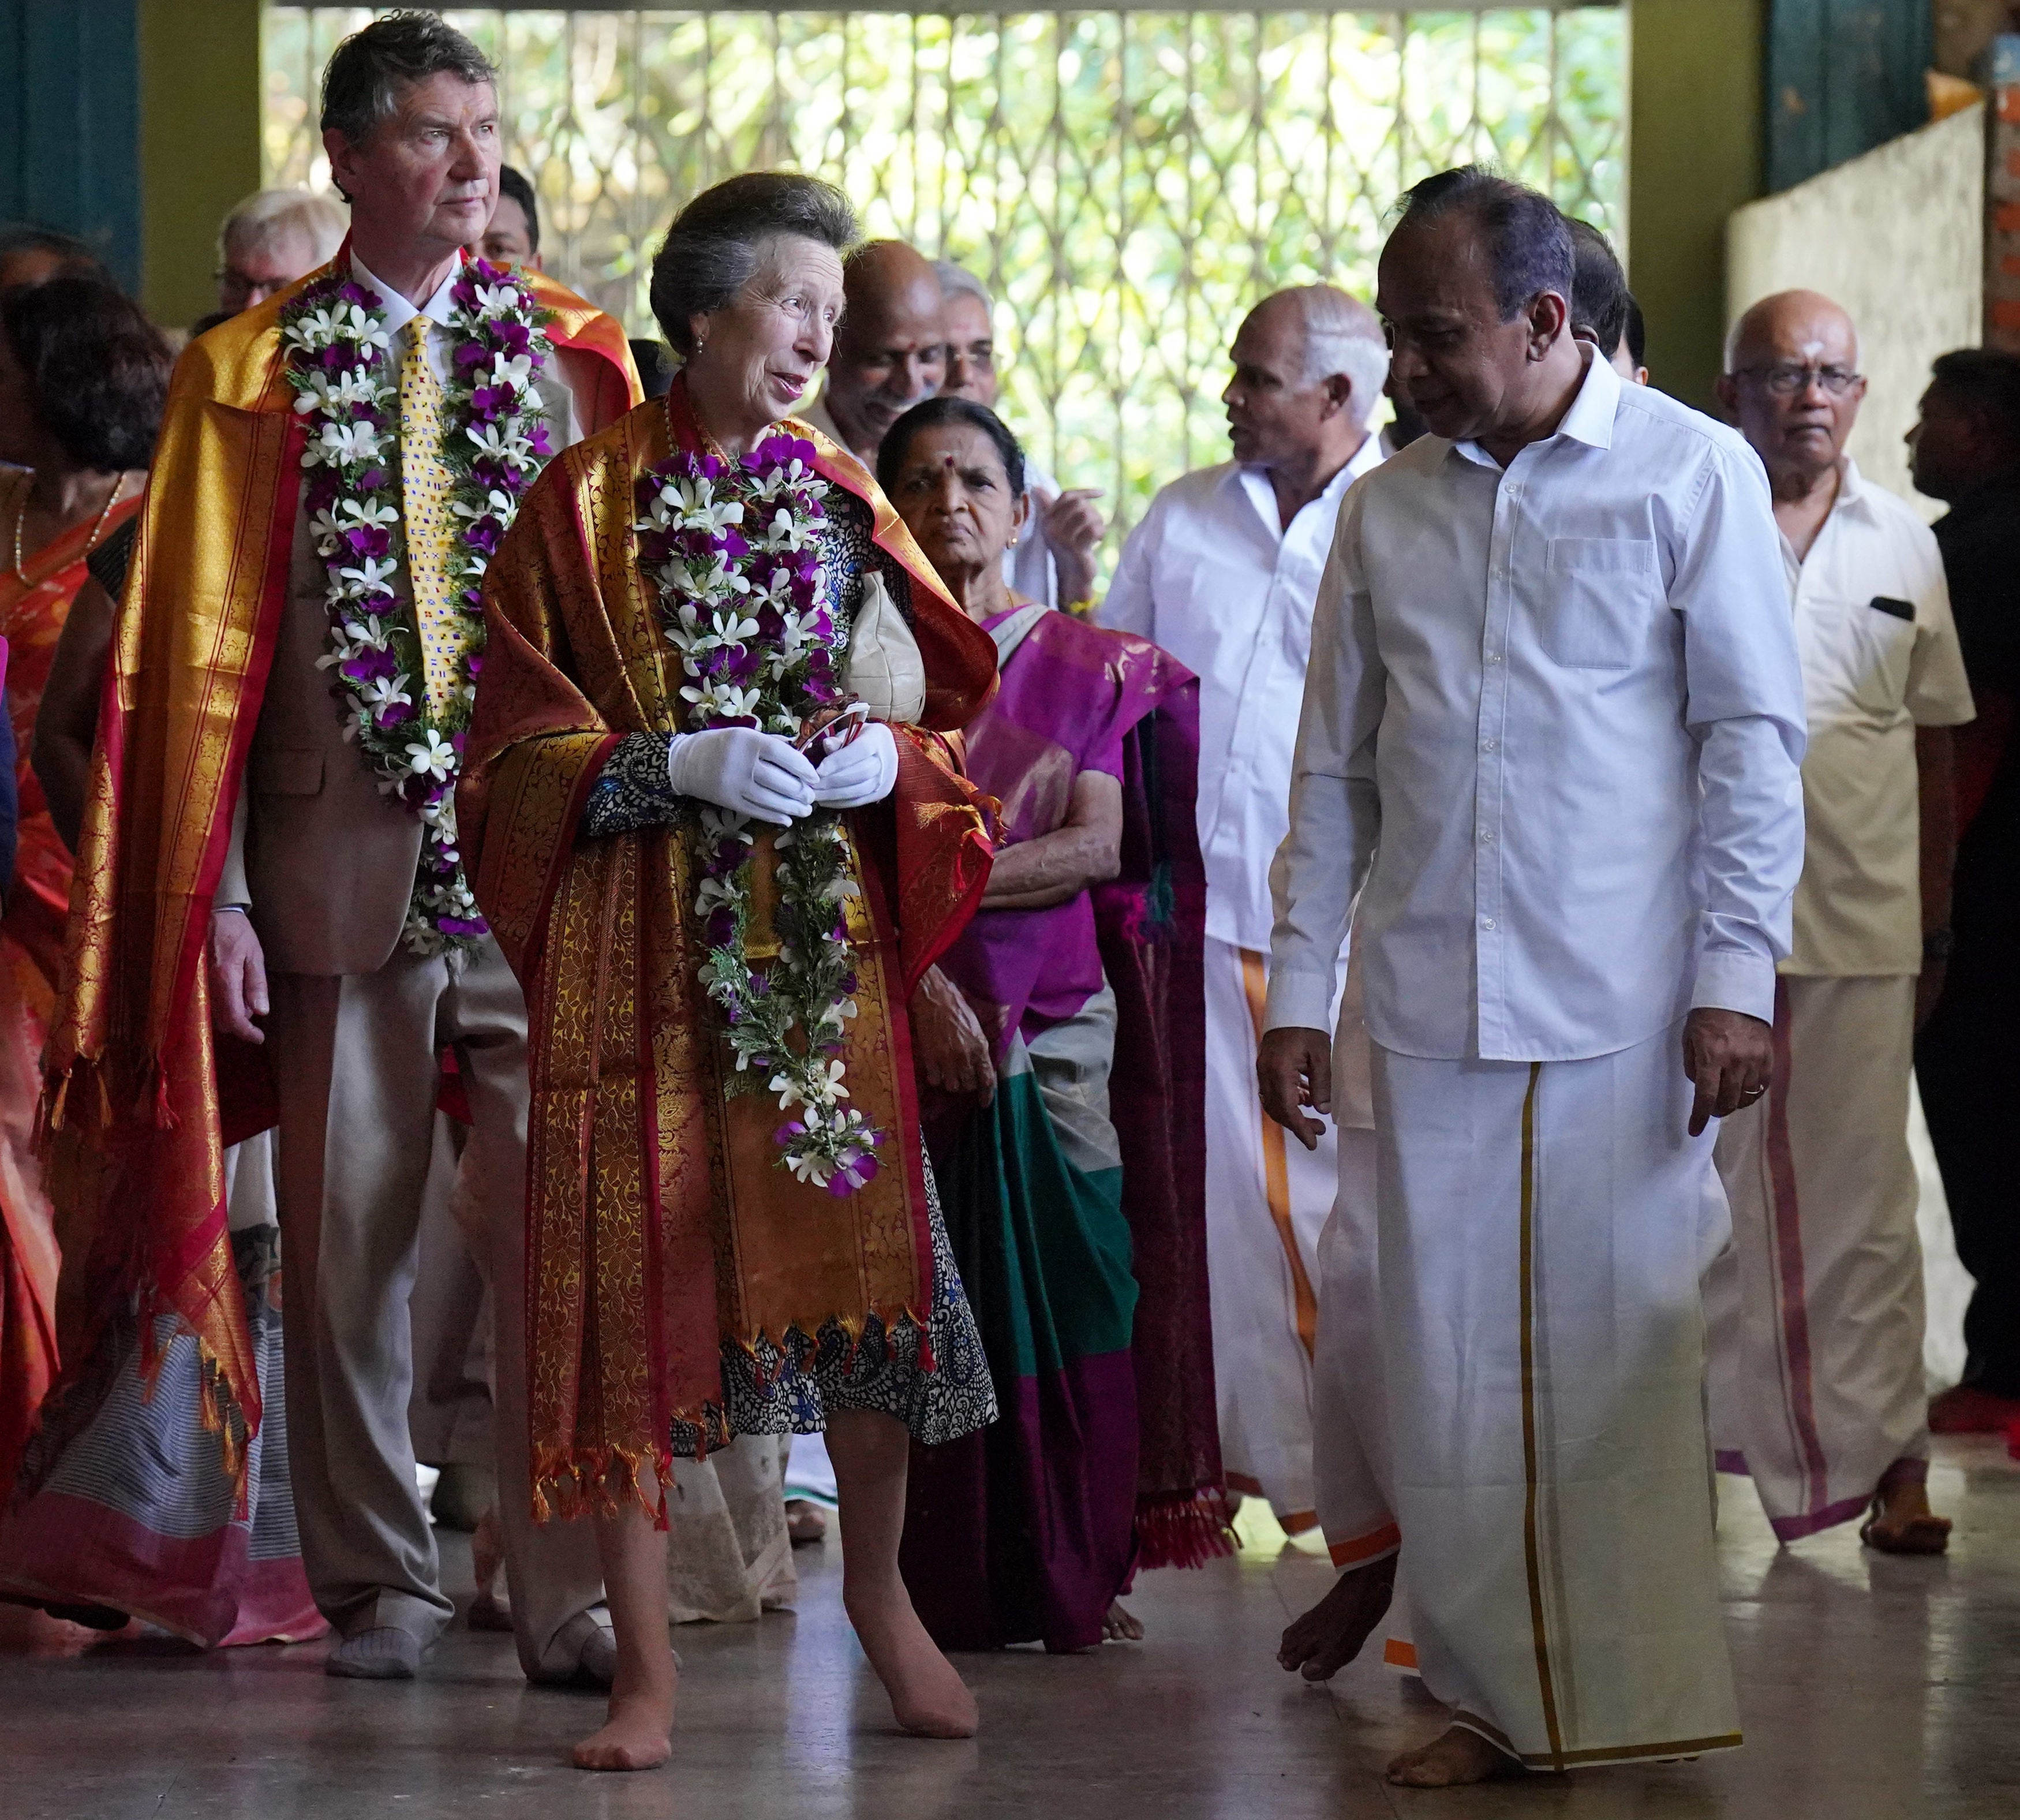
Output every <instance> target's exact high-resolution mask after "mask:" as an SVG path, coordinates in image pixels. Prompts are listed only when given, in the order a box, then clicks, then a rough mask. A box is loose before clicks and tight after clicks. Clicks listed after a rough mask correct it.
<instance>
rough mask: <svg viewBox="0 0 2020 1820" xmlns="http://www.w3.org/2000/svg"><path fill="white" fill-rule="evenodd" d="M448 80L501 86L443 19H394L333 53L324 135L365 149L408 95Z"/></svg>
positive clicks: (410, 15)
mask: <svg viewBox="0 0 2020 1820" xmlns="http://www.w3.org/2000/svg"><path fill="white" fill-rule="evenodd" d="M445 74H446V75H452V76H460V77H461V78H463V81H465V82H468V83H469V84H470V85H471V86H472V87H473V88H474V87H476V86H478V85H480V84H485V83H488V84H489V85H490V86H491V87H492V88H493V89H496V87H497V85H498V67H497V66H496V64H493V63H492V60H490V59H489V57H487V56H485V54H484V53H483V52H482V51H481V50H479V49H478V48H477V46H476V45H474V44H473V43H471V42H470V40H469V39H468V38H465V37H464V36H463V34H462V33H461V32H460V31H457V30H456V27H454V26H452V25H451V24H449V23H448V22H447V21H446V20H444V19H442V18H441V16H439V15H438V14H436V13H419V12H401V13H387V14H386V15H385V16H383V18H379V19H375V20H372V23H371V24H369V25H368V26H365V27H363V28H362V29H361V30H360V31H354V32H353V33H352V34H351V35H350V37H348V38H346V39H345V40H344V41H343V43H341V44H340V45H338V46H337V47H336V49H335V50H334V51H333V52H332V53H330V60H329V64H327V65H326V66H325V68H324V70H323V72H322V129H323V131H324V132H325V133H332V132H335V133H342V134H343V136H344V137H345V138H346V139H347V140H349V141H350V142H351V143H352V144H353V145H362V144H364V143H365V141H366V140H369V138H370V137H371V136H372V134H373V133H375V132H376V130H377V129H378V128H379V125H380V122H383V121H384V120H386V119H387V118H390V117H391V114H393V112H394V110H395V109H396V108H398V106H399V105H400V96H401V93H403V92H404V91H405V90H406V89H409V87H411V86H412V85H413V84H414V83H416V82H426V81H427V78H429V77H431V76H439V75H445Z"/></svg>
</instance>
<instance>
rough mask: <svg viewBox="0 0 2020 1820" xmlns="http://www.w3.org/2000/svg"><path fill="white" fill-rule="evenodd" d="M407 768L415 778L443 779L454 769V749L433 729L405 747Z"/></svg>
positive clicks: (429, 729)
mask: <svg viewBox="0 0 2020 1820" xmlns="http://www.w3.org/2000/svg"><path fill="white" fill-rule="evenodd" d="M407 768H408V769H409V770H410V771H412V772H413V774H414V775H415V776H416V777H423V776H425V777H434V778H445V777H448V776H452V774H453V773H454V772H455V770H456V748H455V747H453V746H452V745H451V744H450V743H449V741H448V740H446V739H444V738H443V737H442V736H441V734H439V733H438V732H436V731H435V730H434V728H432V727H430V728H427V731H426V732H424V733H423V735H422V736H421V737H420V739H415V740H410V741H409V743H408V745H407Z"/></svg>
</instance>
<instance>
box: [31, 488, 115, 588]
mask: <svg viewBox="0 0 2020 1820" xmlns="http://www.w3.org/2000/svg"><path fill="white" fill-rule="evenodd" d="M125 488H126V477H125V475H124V474H122V475H120V477H119V478H118V479H117V480H116V481H114V482H113V483H112V492H111V495H110V496H108V497H107V500H106V502H105V506H104V510H102V511H100V513H99V514H98V521H97V523H96V524H95V525H93V526H92V528H91V536H90V537H89V539H87V540H86V542H85V546H84V553H85V555H87V556H89V554H91V553H92V551H93V550H96V548H97V547H98V538H99V533H100V532H102V531H103V530H104V529H105V521H106V520H107V518H111V516H112V508H113V507H114V506H116V505H118V503H119V496H120V494H121V493H122V492H125ZM31 490H32V483H31V485H30V486H27V487H24V488H23V489H21V503H20V504H19V505H18V506H16V507H15V508H14V579H15V580H16V581H18V582H19V583H20V584H21V585H22V587H27V585H28V576H27V570H25V569H23V568H22V566H21V527H22V525H24V524H25V523H27V518H28V495H29V493H30V492H31ZM57 535H58V536H61V535H62V533H61V532H58V533H57Z"/></svg>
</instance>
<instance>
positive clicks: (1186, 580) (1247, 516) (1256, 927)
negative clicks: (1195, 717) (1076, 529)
mask: <svg viewBox="0 0 2020 1820" xmlns="http://www.w3.org/2000/svg"><path fill="white" fill-rule="evenodd" d="M1381 461H1382V445H1381V442H1380V440H1379V438H1376V437H1375V436H1372V435H1370V436H1368V438H1365V439H1364V441H1362V443H1361V446H1360V448H1359V449H1356V450H1355V451H1354V453H1353V459H1352V460H1350V461H1349V462H1348V463H1347V464H1346V467H1343V468H1342V469H1341V470H1340V471H1339V473H1338V474H1335V475H1334V476H1333V478H1332V481H1331V482H1330V483H1329V484H1328V486H1327V487H1326V489H1325V491H1324V492H1322V493H1321V494H1320V495H1319V496H1318V497H1317V499H1315V500H1312V501H1310V503H1308V504H1306V506H1304V507H1302V509H1301V510H1299V513H1298V515H1297V516H1296V517H1295V518H1293V519H1292V521H1291V523H1290V526H1289V528H1288V529H1284V528H1283V527H1282V525H1281V521H1280V519H1279V518H1278V515H1277V496H1276V494H1275V493H1274V492H1273V491H1272V490H1271V488H1270V480H1269V477H1268V476H1267V475H1266V474H1263V473H1262V472H1261V471H1260V470H1255V469H1244V468H1243V467H1241V466H1239V465H1238V464H1237V463H1234V462H1231V461H1230V462H1226V463H1223V464H1222V465H1221V466H1220V467H1209V468H1202V469H1201V470H1200V471H1199V472H1197V473H1196V474H1187V475H1186V476H1185V477H1184V478H1183V479H1182V480H1175V481H1172V484H1171V485H1169V486H1168V487H1166V488H1165V489H1164V490H1163V491H1162V492H1160V493H1159V494H1158V495H1157V498H1156V499H1154V500H1152V501H1151V503H1150V510H1149V511H1147V512H1146V513H1145V514H1144V515H1143V522H1142V523H1141V524H1139V525H1137V527H1136V529H1135V530H1133V531H1132V532H1130V533H1129V540H1128V543H1126V544H1124V547H1123V550H1122V560H1121V562H1120V563H1119V564H1118V565H1117V568H1116V572H1115V579H1114V582H1113V583H1111V584H1110V587H1109V590H1108V595H1107V598H1106V599H1105V600H1104V601H1103V602H1102V605H1101V610H1100V612H1099V613H1098V614H1097V615H1096V616H1095V618H1096V619H1097V620H1098V621H1099V623H1100V624H1102V625H1103V626H1107V627H1112V628H1114V630H1117V631H1121V632H1135V633H1137V634H1140V635H1141V636H1142V637H1143V638H1148V639H1150V641H1152V642H1153V643H1154V644H1157V645H1163V646H1164V648H1165V649H1166V650H1167V651H1168V652H1171V654H1172V656H1174V657H1175V658H1177V659H1178V660H1179V663H1183V665H1184V666H1185V667H1186V668H1187V669H1188V670H1191V671H1192V672H1193V674H1194V675H1195V676H1197V678H1199V679H1200V757H1199V808H1198V814H1199V835H1200V848H1201V852H1202V853H1203V854H1204V856H1205V859H1206V932H1207V933H1208V935H1211V936H1212V937H1213V938H1214V939H1215V940H1217V941H1222V942H1229V943H1233V944H1234V945H1235V946H1237V947H1242V948H1252V949H1255V950H1257V951H1258V952H1262V951H1263V950H1266V949H1267V948H1268V947H1269V946H1270V923H1271V921H1272V920H1273V918H1272V913H1271V910H1270V855H1271V854H1273V852H1276V850H1277V843H1278V842H1279V841H1281V840H1282V839H1283V837H1284V829H1285V827H1286V826H1288V820H1289V808H1288V805H1289V802H1290V796H1291V760H1292V753H1293V751H1294V750H1295V745H1296V740H1297V728H1298V707H1299V703H1300V702H1301V701H1302V699H1304V689H1305V666H1306V663H1307V662H1308V661H1309V660H1310V656H1311V648H1312V608H1313V603H1314V602H1315V601H1316V600H1317V598H1318V590H1319V579H1320V577H1321V576H1322V575H1323V574H1324V571H1325V560H1326V551H1327V550H1328V547H1330V546H1331V544H1332V537H1333V529H1334V526H1335V524H1336V523H1337V521H1338V520H1339V508H1340V501H1341V500H1343V499H1345V498H1346V492H1347V489H1348V488H1350V486H1352V485H1353V483H1354V482H1355V481H1357V480H1358V479H1359V478H1361V476H1362V475H1363V474H1366V473H1367V472H1368V470H1370V469H1371V468H1374V467H1379V465H1380V463H1381ZM1335 947H1337V943H1335ZM1320 1021H1321V1023H1324V1022H1325V1021H1326V1020H1325V1019H1321V1020H1320Z"/></svg>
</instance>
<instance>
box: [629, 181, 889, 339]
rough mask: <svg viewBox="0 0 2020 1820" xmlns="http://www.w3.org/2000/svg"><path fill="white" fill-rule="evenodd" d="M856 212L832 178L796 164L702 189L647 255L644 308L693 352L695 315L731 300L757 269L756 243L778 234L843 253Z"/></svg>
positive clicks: (852, 236) (852, 238)
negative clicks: (648, 304) (648, 296)
mask: <svg viewBox="0 0 2020 1820" xmlns="http://www.w3.org/2000/svg"><path fill="white" fill-rule="evenodd" d="M856 232H857V229H856V211H855V209H853V208H852V207H851V206H850V205H849V201H848V198H847V197H846V196H845V195H844V194H842V193H841V191H839V190H837V188H836V187H834V184H832V183H823V182H822V181H821V180H820V179H819V177H808V176H801V175H800V174H799V173H797V171H748V172H746V173H744V175H743V176H740V177H731V178H729V179H728V180H727V181H725V182H723V183H718V184H717V185H716V186H715V187H714V188H713V189H708V190H704V191H702V193H701V194H699V196H697V197H696V198H694V200H693V201H692V202H689V203H688V205H687V206H686V207H685V209H682V210H681V212H680V213H679V214H678V215H676V216H674V224H673V226H672V227H669V228H668V229H667V238H665V240H664V241H663V242H661V243H660V245H659V252H658V253H657V255H656V256H655V257H654V259H653V260H652V314H653V316H654V318H656V320H657V321H658V322H659V332H660V333H661V334H662V335H663V336H666V338H667V341H668V343H670V345H671V346H672V347H673V349H674V352H675V353H677V354H679V355H680V356H681V358H682V359H684V360H685V359H686V358H688V357H689V356H691V355H692V354H693V352H694V331H693V330H692V329H691V328H690V327H689V326H688V322H689V320H690V319H691V318H693V317H696V316H708V315H712V314H714V312H715V311H718V310H720V309H723V308H725V307H726V306H728V304H730V303H733V302H735V301H736V296H737V293H738V292H739V291H741V290H742V289H743V287H744V286H745V285H747V284H749V283H750V280H751V278H753V276H754V275H755V274H756V272H757V270H758V249H759V247H760V246H761V245H763V244H764V242H766V241H767V240H769V239H771V238H773V237H774V236H776V235H778V234H797V236H799V237H800V238H801V239H804V240H816V241H819V242H820V243H821V244H822V245H824V246H829V247H832V248H833V249H834V251H835V252H837V253H840V252H846V251H847V250H848V248H849V247H850V246H852V245H854V244H855V241H856Z"/></svg>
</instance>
